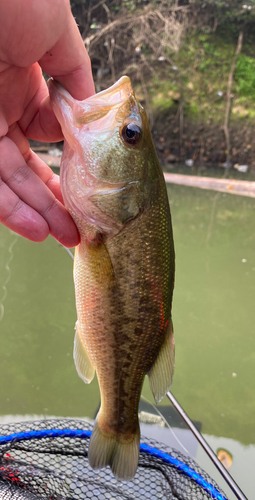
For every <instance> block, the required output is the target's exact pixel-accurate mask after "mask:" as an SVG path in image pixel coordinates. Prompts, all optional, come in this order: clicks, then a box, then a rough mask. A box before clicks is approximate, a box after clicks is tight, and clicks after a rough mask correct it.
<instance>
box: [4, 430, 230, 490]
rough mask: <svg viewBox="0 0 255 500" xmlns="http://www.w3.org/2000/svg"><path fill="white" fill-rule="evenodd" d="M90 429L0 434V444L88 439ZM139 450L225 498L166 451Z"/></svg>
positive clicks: (144, 448) (147, 448) (145, 446)
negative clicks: (34, 440)
mask: <svg viewBox="0 0 255 500" xmlns="http://www.w3.org/2000/svg"><path fill="white" fill-rule="evenodd" d="M91 434H92V431H90V430H81V429H43V430H39V431H27V432H16V433H13V434H9V435H7V436H0V446H2V445H6V444H9V443H12V442H20V441H27V440H32V439H43V438H65V437H68V438H80V439H89V438H90V437H91ZM140 452H141V453H146V454H147V455H151V456H153V457H156V458H159V459H161V460H162V461H163V462H164V463H166V464H168V465H170V466H171V467H174V468H175V469H177V470H178V471H179V472H181V473H182V474H184V475H185V476H186V477H188V478H189V479H191V480H192V481H194V482H195V483H196V484H198V485H199V486H200V487H201V488H203V489H204V490H205V491H206V492H207V493H209V494H210V495H211V498H215V499H217V500H227V498H226V497H224V496H223V495H222V494H221V493H220V492H219V491H218V490H217V489H216V488H215V487H214V486H213V485H212V484H210V483H208V481H206V480H205V479H204V478H203V477H202V476H201V475H200V474H198V473H197V472H196V471H194V470H193V469H192V468H191V467H189V466H188V465H187V464H185V463H184V462H182V461H181V460H178V459H177V458H174V457H172V456H171V455H169V454H168V453H166V452H164V451H161V450H159V449H158V448H155V447H153V446H150V445H148V444H145V443H141V444H140Z"/></svg>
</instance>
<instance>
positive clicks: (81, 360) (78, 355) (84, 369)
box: [73, 321, 95, 384]
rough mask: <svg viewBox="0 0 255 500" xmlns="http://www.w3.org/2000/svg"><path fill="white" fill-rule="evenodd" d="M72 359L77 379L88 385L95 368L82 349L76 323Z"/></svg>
mask: <svg viewBox="0 0 255 500" xmlns="http://www.w3.org/2000/svg"><path fill="white" fill-rule="evenodd" d="M73 357H74V363H75V368H76V370H77V373H78V375H79V377H81V378H82V380H83V381H84V382H85V383H86V384H89V383H90V382H91V380H93V378H94V375H95V368H94V366H93V365H92V363H91V360H90V358H89V355H88V353H87V352H86V350H85V348H84V345H83V344H82V341H81V338H80V335H79V324H78V321H77V323H76V325H75V337H74V350H73Z"/></svg>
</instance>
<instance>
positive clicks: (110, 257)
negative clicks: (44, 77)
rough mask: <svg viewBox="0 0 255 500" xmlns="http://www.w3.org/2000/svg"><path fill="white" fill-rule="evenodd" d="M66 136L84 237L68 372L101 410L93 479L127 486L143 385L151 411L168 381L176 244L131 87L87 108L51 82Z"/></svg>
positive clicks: (135, 456) (66, 196)
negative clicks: (92, 388) (95, 395)
mask: <svg viewBox="0 0 255 500" xmlns="http://www.w3.org/2000/svg"><path fill="white" fill-rule="evenodd" d="M48 85H49V93H50V98H51V103H52V107H53V110H54V113H55V115H56V117H57V119H58V121H59V123H60V125H61V127H62V132H63V135H64V148H63V156H62V160H61V166H60V184H61V190H62V195H63V200H64V204H65V206H66V207H67V209H68V210H69V213H70V214H71V216H72V217H73V219H74V221H75V223H76V225H77V228H78V230H79V233H80V244H79V245H78V246H77V247H76V249H75V259H74V271H73V276H74V286H75V296H76V309H77V323H76V327H75V330H76V332H75V340H74V362H75V366H76V369H77V372H78V374H79V376H80V377H81V378H82V379H83V380H84V382H86V383H90V382H91V380H92V379H93V377H94V374H95V372H96V375H97V379H98V383H99V388H100V395H101V406H100V410H99V412H98V415H97V418H96V421H95V424H94V428H93V432H92V436H91V439H90V444H89V453H88V455H89V463H90V465H91V467H92V468H93V469H95V470H97V469H101V468H103V467H106V466H107V465H109V466H110V467H111V470H112V473H113V474H114V476H115V477H116V478H117V479H119V480H124V481H129V480H131V479H132V478H133V477H134V475H135V473H136V470H137V467H138V460H139V443H140V428H139V421H138V405H139V399H140V395H141V390H142V386H143V381H144V378H145V375H146V374H147V375H148V377H149V383H150V387H151V390H152V393H153V396H154V399H155V401H156V402H159V401H160V400H161V399H162V398H163V397H164V396H165V394H166V392H167V391H168V390H169V388H170V386H171V382H172V377H173V371H174V350H175V346H174V337H173V326H172V312H171V311H172V295H173V288H174V268H175V264H174V263H175V256H174V243H173V233H172V222H171V214H170V207H169V201H168V196H167V190H166V185H165V181H164V177H163V173H162V169H161V166H160V164H159V161H158V158H157V154H156V151H155V147H154V145H153V140H152V136H151V132H150V127H149V123H148V119H147V116H146V112H145V110H144V109H143V107H142V106H141V104H140V103H139V102H138V100H137V98H136V97H135V94H134V92H133V89H132V85H131V81H130V79H129V77H127V76H123V77H122V78H120V80H118V81H117V82H116V83H115V84H114V85H112V86H111V87H110V88H108V89H106V90H103V91H101V92H99V93H97V94H95V95H94V96H91V97H89V98H87V99H85V100H84V101H77V100H75V99H74V98H73V97H72V96H71V95H70V94H69V93H68V92H67V91H66V90H65V89H64V88H63V87H62V86H61V85H60V84H59V83H58V82H56V81H54V80H50V81H49V83H48Z"/></svg>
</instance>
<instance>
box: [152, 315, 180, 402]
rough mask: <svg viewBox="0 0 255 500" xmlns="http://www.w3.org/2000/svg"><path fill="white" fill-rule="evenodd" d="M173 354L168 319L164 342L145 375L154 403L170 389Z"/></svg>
mask: <svg viewBox="0 0 255 500" xmlns="http://www.w3.org/2000/svg"><path fill="white" fill-rule="evenodd" d="M174 352H175V348H174V332H173V324H172V320H171V319H170V321H169V323H168V326H167V331H166V338H165V341H164V343H163V345H162V347H161V350H160V351H159V354H158V357H157V358H156V361H155V362H154V365H153V366H152V368H151V369H150V371H149V372H148V374H147V375H148V377H149V383H150V388H151V392H152V394H153V396H154V399H155V401H156V403H159V402H160V401H161V399H163V397H164V396H165V395H166V393H167V391H169V389H170V387H171V384H172V379H173V373H174Z"/></svg>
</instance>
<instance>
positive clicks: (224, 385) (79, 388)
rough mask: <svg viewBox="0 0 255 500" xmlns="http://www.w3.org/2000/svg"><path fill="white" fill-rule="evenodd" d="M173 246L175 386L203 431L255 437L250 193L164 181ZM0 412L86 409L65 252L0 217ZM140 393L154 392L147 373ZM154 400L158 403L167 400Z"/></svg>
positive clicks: (93, 392) (92, 397)
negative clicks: (78, 370)
mask: <svg viewBox="0 0 255 500" xmlns="http://www.w3.org/2000/svg"><path fill="white" fill-rule="evenodd" d="M168 189H169V197H170V204H171V211H172V219H173V229H174V239H175V249H176V286H175V293H174V303H173V319H174V328H175V340H176V370H175V377H174V383H173V388H172V390H173V393H174V395H175V397H177V399H178V400H179V402H180V403H181V404H182V406H184V408H185V410H186V412H187V413H188V414H189V416H190V417H191V418H192V419H194V420H198V421H200V422H201V423H202V431H203V432H204V433H206V434H208V435H214V436H215V437H220V436H222V437H224V438H230V439H234V440H236V441H238V442H239V443H242V444H243V445H251V444H254V443H255V425H254V415H255V328H254V325H255V301H254V298H255V217H254V212H255V199H251V198H245V197H239V196H234V195H230V194H227V195H226V194H222V193H215V192H213V191H205V190H199V189H196V188H189V187H185V186H177V185H171V186H168ZM0 303H1V304H2V305H1V308H0V377H1V381H2V383H1V384H0V415H2V416H4V415H16V414H18V415H21V416H22V415H28V414H29V415H31V414H36V415H45V416H47V415H56V416H77V417H79V416H81V417H83V416H87V417H90V418H93V417H94V415H95V412H96V410H97V408H98V404H99V391H98V385H97V381H96V380H94V381H93V382H92V383H91V384H90V385H88V386H85V385H84V383H83V382H82V381H81V380H80V379H79V377H78V376H77V374H76V371H75V368H74V364H73V359H72V349H73V337H74V324H75V320H76V314H75V304H74V292H73V282H72V260H71V258H70V256H69V255H68V254H67V252H66V251H65V250H64V249H63V248H61V247H60V246H59V245H58V244H57V243H56V242H55V240H53V239H52V238H48V239H47V240H46V241H45V242H44V243H40V244H36V243H32V242H30V241H27V240H25V239H23V238H21V237H19V236H16V235H14V233H11V232H10V231H9V230H7V229H6V228H5V227H3V226H1V225H0ZM143 394H144V395H145V396H146V397H147V398H149V399H150V400H151V401H152V397H151V394H150V390H149V386H148V383H147V381H146V383H145V386H144V390H143ZM162 404H164V405H166V404H168V403H167V400H164V401H163V402H162ZM254 465H255V464H254Z"/></svg>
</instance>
